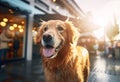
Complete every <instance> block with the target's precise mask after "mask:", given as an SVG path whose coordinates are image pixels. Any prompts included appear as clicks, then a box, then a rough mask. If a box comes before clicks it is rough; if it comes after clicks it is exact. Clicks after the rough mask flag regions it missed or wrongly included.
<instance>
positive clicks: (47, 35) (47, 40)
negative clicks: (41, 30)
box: [43, 34, 53, 42]
mask: <svg viewBox="0 0 120 82" xmlns="http://www.w3.org/2000/svg"><path fill="white" fill-rule="evenodd" d="M52 38H53V37H52V35H50V34H45V35H43V40H44V41H45V42H49V41H51V40H52Z"/></svg>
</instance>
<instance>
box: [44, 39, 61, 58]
mask: <svg viewBox="0 0 120 82" xmlns="http://www.w3.org/2000/svg"><path fill="white" fill-rule="evenodd" d="M62 44H63V41H61V43H60V44H59V45H58V46H57V47H56V48H54V47H53V46H49V45H47V46H45V47H44V48H43V55H44V56H45V57H47V58H54V57H56V56H57V53H58V51H59V50H60V49H61V46H62Z"/></svg>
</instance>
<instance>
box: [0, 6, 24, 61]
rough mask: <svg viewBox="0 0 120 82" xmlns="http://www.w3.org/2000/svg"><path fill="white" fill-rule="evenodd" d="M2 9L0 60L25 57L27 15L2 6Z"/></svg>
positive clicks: (0, 12) (0, 13) (0, 18)
mask: <svg viewBox="0 0 120 82" xmlns="http://www.w3.org/2000/svg"><path fill="white" fill-rule="evenodd" d="M0 9H1V11H0V61H2V62H4V61H6V60H14V59H21V58H24V57H25V56H24V52H23V49H24V47H25V46H24V36H25V35H24V34H25V28H26V15H23V14H20V13H18V12H17V14H16V13H15V11H14V10H12V9H9V8H6V7H2V6H0ZM4 49H6V52H5V53H4V51H3V50H4Z"/></svg>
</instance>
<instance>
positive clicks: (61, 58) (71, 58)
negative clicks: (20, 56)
mask: <svg viewBox="0 0 120 82" xmlns="http://www.w3.org/2000/svg"><path fill="white" fill-rule="evenodd" d="M58 22H60V24H63V27H64V28H65V30H64V32H63V33H62V34H61V37H62V38H64V45H62V48H61V50H60V51H59V52H58V54H57V56H56V57H55V58H52V59H51V58H46V57H44V56H43V55H42V58H43V66H44V73H45V79H46V82H87V78H88V75H89V70H90V62H89V54H88V52H87V50H86V49H85V48H83V47H80V46H77V41H78V38H79V33H78V32H77V29H76V28H75V27H74V26H73V25H72V23H71V22H63V21H60V20H50V21H48V22H44V23H43V24H42V25H41V27H40V30H39V31H38V35H37V42H41V38H42V34H43V28H44V26H45V24H46V23H49V24H51V23H53V25H52V24H51V25H52V27H55V24H56V23H58ZM42 48H43V47H42V46H41V50H42ZM41 54H42V53H41Z"/></svg>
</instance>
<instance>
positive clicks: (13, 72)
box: [0, 58, 45, 82]
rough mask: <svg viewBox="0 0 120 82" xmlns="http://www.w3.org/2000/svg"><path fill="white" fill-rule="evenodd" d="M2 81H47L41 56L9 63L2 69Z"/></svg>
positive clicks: (0, 78) (0, 73) (0, 77)
mask: <svg viewBox="0 0 120 82" xmlns="http://www.w3.org/2000/svg"><path fill="white" fill-rule="evenodd" d="M0 82H45V81H44V73H43V68H42V65H41V60H40V58H37V59H34V60H33V61H19V62H12V63H10V64H7V65H6V67H5V68H3V69H2V70H1V71H0Z"/></svg>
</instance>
